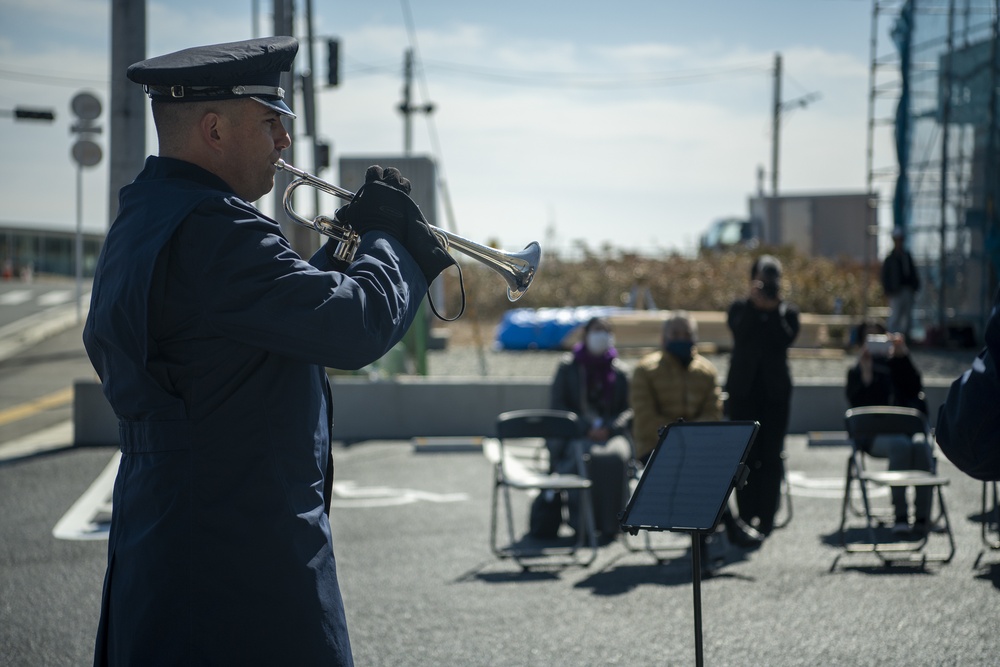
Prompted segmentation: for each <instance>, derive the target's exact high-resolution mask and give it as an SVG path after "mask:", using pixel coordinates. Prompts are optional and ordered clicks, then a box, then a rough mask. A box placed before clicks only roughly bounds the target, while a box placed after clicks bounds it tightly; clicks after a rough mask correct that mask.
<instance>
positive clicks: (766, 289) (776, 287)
mask: <svg viewBox="0 0 1000 667" xmlns="http://www.w3.org/2000/svg"><path fill="white" fill-rule="evenodd" d="M757 288H758V289H759V290H760V293H761V294H763V295H764V296H765V297H767V298H768V299H777V298H778V292H779V291H780V290H781V283H780V282H779V281H777V280H758V281H757Z"/></svg>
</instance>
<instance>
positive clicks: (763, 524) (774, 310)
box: [726, 255, 799, 536]
mask: <svg viewBox="0 0 1000 667" xmlns="http://www.w3.org/2000/svg"><path fill="white" fill-rule="evenodd" d="M726 322H727V324H728V325H729V330H730V331H731V332H732V334H733V352H732V356H731V357H730V362H729V375H728V377H727V379H726V391H727V392H728V393H729V400H728V402H727V404H726V408H727V412H728V415H729V418H730V419H732V420H733V421H744V420H745V421H751V420H753V421H758V422H760V430H759V431H758V432H757V438H756V439H755V440H754V444H753V447H752V448H751V450H750V454H749V458H748V460H747V464H748V465H749V467H750V477H749V478H748V479H747V484H746V486H745V487H743V488H742V489H739V490H737V491H736V502H737V504H738V505H739V515H740V518H741V519H742V520H743V521H744V522H745V523H747V524H749V525H753V526H755V527H756V528H757V530H758V531H759V532H760V533H761V534H762V535H764V536H767V535H769V534H770V533H771V530H772V529H773V528H774V515H775V514H776V513H777V511H778V504H779V501H780V499H781V481H782V479H783V478H784V471H785V468H784V466H785V463H784V461H783V460H782V452H783V451H784V448H785V432H786V431H787V430H788V416H789V412H790V409H791V402H792V374H791V370H790V368H789V366H788V348H789V347H791V346H792V342H794V341H795V338H796V337H797V336H798V334H799V311H798V309H797V308H796V307H795V306H794V305H792V304H790V303H788V302H787V301H785V300H784V299H782V298H781V262H779V261H778V259H777V258H775V257H773V256H771V255H761V256H760V257H758V258H757V259H756V261H754V263H753V265H752V266H751V268H750V293H749V294H748V295H747V297H746V298H744V299H737V300H736V301H734V302H733V303H732V304H731V305H730V306H729V311H728V313H727V320H726Z"/></svg>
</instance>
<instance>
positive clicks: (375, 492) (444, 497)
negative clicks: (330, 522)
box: [331, 480, 469, 509]
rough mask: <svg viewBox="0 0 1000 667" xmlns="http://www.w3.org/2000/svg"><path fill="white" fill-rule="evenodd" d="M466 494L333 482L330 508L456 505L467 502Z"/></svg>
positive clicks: (347, 481)
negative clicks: (420, 502) (425, 503)
mask: <svg viewBox="0 0 1000 667" xmlns="http://www.w3.org/2000/svg"><path fill="white" fill-rule="evenodd" d="M468 499H469V496H468V494H466V493H430V492H428V491H418V490H416V489H394V488H391V487H388V486H358V485H357V484H356V483H355V482H352V481H350V480H346V481H343V482H334V484H333V502H332V503H331V507H336V508H340V509H349V508H355V509H356V508H363V507H392V506H394V505H409V504H410V503H415V502H418V501H421V500H423V501H426V502H430V503H458V502H462V501H464V500H468Z"/></svg>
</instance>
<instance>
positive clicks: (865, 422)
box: [830, 406, 955, 571]
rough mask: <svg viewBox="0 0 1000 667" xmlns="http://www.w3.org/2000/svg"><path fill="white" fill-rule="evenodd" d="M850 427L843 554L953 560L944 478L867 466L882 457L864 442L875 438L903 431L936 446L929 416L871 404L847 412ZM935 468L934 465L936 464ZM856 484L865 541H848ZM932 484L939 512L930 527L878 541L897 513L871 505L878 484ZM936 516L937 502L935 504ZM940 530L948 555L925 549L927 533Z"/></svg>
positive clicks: (889, 561)
mask: <svg viewBox="0 0 1000 667" xmlns="http://www.w3.org/2000/svg"><path fill="white" fill-rule="evenodd" d="M844 420H845V423H846V426H847V435H848V437H849V439H850V441H851V455H850V458H849V459H848V461H847V475H846V480H845V485H844V500H843V504H842V506H841V512H840V530H839V534H840V543H841V546H842V547H843V548H844V550H845V553H874V554H875V555H877V556H878V557H879V558H880V559H881V560H882V562H883V563H884V564H885V565H891V564H892V563H894V562H916V563H921V564H923V563H926V562H930V561H937V562H945V563H947V562H949V561H951V559H952V557H953V556H954V555H955V539H954V536H953V534H952V530H951V522H950V520H949V518H948V511H947V509H946V507H945V502H944V494H943V492H942V489H943V487H945V486H947V485H948V484H949V480H948V478H946V477H942V476H941V475H938V474H936V471H932V472H928V471H926V470H879V471H876V470H871V469H869V465H868V464H869V460H870V459H879V458H884V457H881V456H876V455H873V454H872V453H871V452H870V450H868V449H866V446H865V445H866V443H871V442H872V441H874V439H875V438H876V437H877V436H886V435H902V436H906V437H909V438H912V437H913V436H915V435H923V436H924V437H925V438H927V442H928V443H929V444H931V445H932V446H933V439H932V438H931V432H930V425H929V423H928V421H927V417H926V416H925V415H924V414H923V413H922V412H920V411H919V410H914V409H911V408H897V407H892V406H870V407H862V408H854V409H851V410H848V411H847V413H846V414H845V416H844ZM932 467H934V468H936V465H932ZM855 483H857V485H858V489H859V491H860V493H861V502H862V510H861V512H860V516H861V517H862V518H863V520H864V531H865V534H866V536H867V541H850V542H849V541H848V540H847V532H848V528H849V526H848V514H849V508H850V506H851V502H852V492H853V490H852V487H853V486H854V484H855ZM910 486H913V487H931V489H932V494H933V496H932V504H933V500H934V499H935V498H936V499H937V506H938V513H937V515H936V516H931V517H929V520H930V521H929V525H928V527H927V528H928V529H927V531H926V533H924V534H923V535H920V536H918V538H917V539H914V540H902V541H893V540H892V539H880V533H881V532H882V531H883V530H884V526H885V524H886V523H888V522H890V521H892V519H891V518H889V519H888V520H886V516H889V517H891V516H894V513H892V512H890V513H889V514H888V515H886V514H885V513H880V512H879V508H878V507H874V506H873V504H872V499H873V498H872V493H871V491H872V490H873V488H874V487H883V488H888V489H889V490H890V491H891V490H892V489H893V488H896V487H910ZM932 515H933V506H932ZM935 532H942V533H944V534H945V536H946V537H947V540H948V545H949V548H948V551H947V552H945V553H927V551H926V550H925V547H926V546H927V543H928V540H929V537H930V535H931V534H932V533H935ZM839 558H840V556H839V555H838V556H837V559H835V560H834V563H833V566H832V567H831V568H830V569H831V571H832V570H833V569H834V568H835V567H836V565H837V561H838V560H839Z"/></svg>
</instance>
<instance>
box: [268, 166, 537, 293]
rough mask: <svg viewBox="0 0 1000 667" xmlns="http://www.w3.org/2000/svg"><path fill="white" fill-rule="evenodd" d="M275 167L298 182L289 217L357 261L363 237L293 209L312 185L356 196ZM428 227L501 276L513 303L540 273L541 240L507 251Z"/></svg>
mask: <svg viewBox="0 0 1000 667" xmlns="http://www.w3.org/2000/svg"><path fill="white" fill-rule="evenodd" d="M275 166H276V167H277V168H278V169H283V170H285V171H287V172H288V173H290V174H292V175H293V176H295V180H293V181H292V182H291V183H289V184H288V187H287V188H285V194H284V196H283V198H282V200H281V201H282V205H283V206H284V208H285V213H287V214H288V217H290V218H291V219H292V220H294V221H295V222H297V223H299V224H300V225H305V226H306V227H309V228H310V229H313V230H315V231H317V232H319V233H320V234H323V235H325V236H329V237H331V238H333V239H335V240H336V241H337V242H338V243H337V246H336V248H335V252H334V254H335V255H336V256H337V257H338V259H342V260H344V261H345V262H351V261H353V260H354V254H355V253H356V252H357V250H358V244H359V243H360V242H361V237H360V235H359V234H358V233H357V232H356V231H354V230H353V229H352V228H351V227H350V225H347V224H345V223H342V222H341V221H340V220H337V219H336V217H330V216H326V215H320V216H317V217H316V218H314V219H312V220H308V219H306V218H304V217H302V216H301V215H299V214H298V213H296V212H295V210H294V208H293V206H292V193H293V192H294V191H295V189H296V188H298V187H300V186H303V185H309V186H312V187H314V188H317V189H318V190H322V191H323V192H326V193H327V194H331V195H334V196H336V197H340V198H341V199H346V200H348V201H350V200H351V199H353V198H354V193H353V192H351V191H350V190H345V189H344V188H341V187H338V186H336V185H334V184H332V183H328V182H326V181H324V180H323V179H321V178H318V177H316V176H313V175H312V174H310V173H308V172H305V171H302V170H301V169H296V168H295V167H293V166H292V165H290V164H288V163H286V162H285V161H284V160H278V161H277V162H276V163H275ZM428 227H430V230H431V232H432V233H433V234H434V235H435V236H437V237H438V240H440V241H441V244H442V245H443V246H444V247H445V248H446V249H451V248H454V249H455V250H458V251H459V252H461V253H462V254H464V255H467V256H469V257H471V258H472V259H475V260H477V261H479V262H481V263H483V264H485V265H486V266H487V267H488V268H490V269H493V271H495V272H497V273H498V274H500V276H501V277H502V278H503V279H504V281H505V282H506V283H507V298H508V299H510V300H511V301H517V300H518V299H520V298H521V297H522V296H523V295H524V293H525V292H526V291H527V290H528V287H529V286H530V285H531V281H532V279H534V277H535V273H536V272H537V271H538V264H539V262H540V261H541V258H542V248H541V246H539V245H538V242H537V241H532V242H531V243H529V244H528V245H527V246H526V247H525V248H524V250H521V251H519V252H505V251H503V250H497V249H496V248H490V247H489V246H485V245H482V244H480V243H476V242H475V241H470V240H469V239H467V238H464V237H462V236H459V235H458V234H453V233H451V232H449V231H447V230H444V229H441V228H440V227H435V226H434V225H428Z"/></svg>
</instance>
